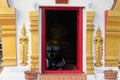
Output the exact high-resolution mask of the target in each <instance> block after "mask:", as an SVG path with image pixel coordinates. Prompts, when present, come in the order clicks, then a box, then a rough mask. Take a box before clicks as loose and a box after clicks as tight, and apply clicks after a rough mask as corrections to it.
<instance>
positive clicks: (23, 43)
mask: <svg viewBox="0 0 120 80" xmlns="http://www.w3.org/2000/svg"><path fill="white" fill-rule="evenodd" d="M19 43H20V59H21V63H20V64H21V65H22V66H26V65H27V64H28V63H27V59H28V36H27V35H26V29H25V25H23V28H22V31H21V35H20V38H19Z"/></svg>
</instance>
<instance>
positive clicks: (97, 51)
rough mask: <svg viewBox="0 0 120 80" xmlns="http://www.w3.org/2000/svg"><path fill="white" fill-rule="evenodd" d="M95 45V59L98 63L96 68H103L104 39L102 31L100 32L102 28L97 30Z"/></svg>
mask: <svg viewBox="0 0 120 80" xmlns="http://www.w3.org/2000/svg"><path fill="white" fill-rule="evenodd" d="M94 44H95V55H96V56H95V59H96V63H95V66H96V67H101V66H102V65H103V64H102V54H103V52H102V50H103V49H102V44H103V38H102V36H101V30H100V26H99V28H98V30H97V33H96V37H95V38H94Z"/></svg>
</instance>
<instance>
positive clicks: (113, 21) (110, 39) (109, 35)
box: [105, 0, 120, 67]
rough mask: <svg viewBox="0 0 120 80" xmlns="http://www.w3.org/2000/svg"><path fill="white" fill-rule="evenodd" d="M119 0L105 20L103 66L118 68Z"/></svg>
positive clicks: (119, 46) (119, 37)
mask: <svg viewBox="0 0 120 80" xmlns="http://www.w3.org/2000/svg"><path fill="white" fill-rule="evenodd" d="M119 13H120V0H117V3H116V5H115V7H114V8H113V9H112V10H109V11H108V14H107V15H108V16H107V19H106V50H105V51H106V52H105V66H115V67H117V66H118V61H119V57H118V55H119V54H118V53H119V49H120V14H119Z"/></svg>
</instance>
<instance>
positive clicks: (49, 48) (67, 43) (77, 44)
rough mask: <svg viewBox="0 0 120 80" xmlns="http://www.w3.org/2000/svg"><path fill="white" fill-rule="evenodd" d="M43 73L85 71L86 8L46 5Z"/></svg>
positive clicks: (43, 37)
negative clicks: (84, 14)
mask: <svg viewBox="0 0 120 80" xmlns="http://www.w3.org/2000/svg"><path fill="white" fill-rule="evenodd" d="M42 15H44V16H42V24H43V25H42V55H43V56H42V58H43V59H42V65H43V67H42V68H43V69H42V70H43V72H44V71H45V72H46V71H47V72H66V71H68V72H69V71H72V72H73V71H74V70H75V71H76V72H81V71H82V20H81V19H82V8H73V7H71V8H67V7H65V8H64V7H59V8H54V7H49V8H48V7H44V8H42Z"/></svg>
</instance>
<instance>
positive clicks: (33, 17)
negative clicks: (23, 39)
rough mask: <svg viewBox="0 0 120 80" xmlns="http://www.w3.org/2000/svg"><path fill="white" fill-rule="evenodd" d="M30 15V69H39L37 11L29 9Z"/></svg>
mask: <svg viewBox="0 0 120 80" xmlns="http://www.w3.org/2000/svg"><path fill="white" fill-rule="evenodd" d="M29 17H30V23H31V24H30V27H31V29H30V31H31V39H32V40H31V45H32V47H31V48H32V55H31V69H34V70H37V71H38V70H39V58H38V12H36V11H31V12H30V13H29Z"/></svg>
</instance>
